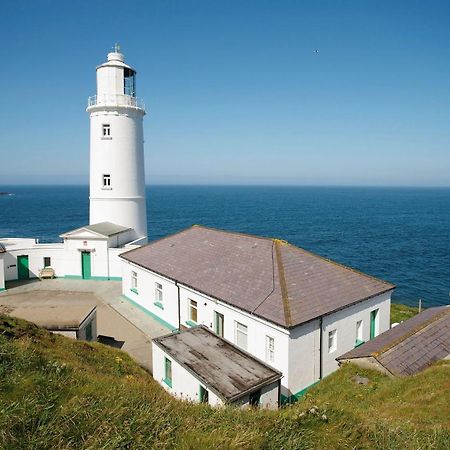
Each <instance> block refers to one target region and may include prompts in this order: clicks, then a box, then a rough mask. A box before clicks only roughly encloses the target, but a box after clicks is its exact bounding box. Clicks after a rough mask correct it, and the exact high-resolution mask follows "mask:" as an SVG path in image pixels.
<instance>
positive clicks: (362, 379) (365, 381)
mask: <svg viewBox="0 0 450 450" xmlns="http://www.w3.org/2000/svg"><path fill="white" fill-rule="evenodd" d="M354 380H355V383H357V384H364V385H366V384H369V379H368V378H365V377H360V376H359V375H356V376H355V378H354Z"/></svg>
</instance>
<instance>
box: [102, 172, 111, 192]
mask: <svg viewBox="0 0 450 450" xmlns="http://www.w3.org/2000/svg"><path fill="white" fill-rule="evenodd" d="M103 187H104V188H106V189H107V188H110V187H111V175H103Z"/></svg>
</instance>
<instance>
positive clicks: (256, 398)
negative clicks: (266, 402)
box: [248, 389, 261, 408]
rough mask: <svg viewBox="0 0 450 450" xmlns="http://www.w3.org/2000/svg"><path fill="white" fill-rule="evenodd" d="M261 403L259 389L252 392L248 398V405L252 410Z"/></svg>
mask: <svg viewBox="0 0 450 450" xmlns="http://www.w3.org/2000/svg"><path fill="white" fill-rule="evenodd" d="M260 401H261V389H259V390H257V391H255V392H252V393H251V394H250V396H249V399H248V403H249V405H250V406H252V407H253V408H257V407H258V406H259V403H260Z"/></svg>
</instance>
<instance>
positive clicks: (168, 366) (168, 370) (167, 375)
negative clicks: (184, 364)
mask: <svg viewBox="0 0 450 450" xmlns="http://www.w3.org/2000/svg"><path fill="white" fill-rule="evenodd" d="M172 380H173V371H172V361H171V360H170V359H169V358H168V357H167V356H164V379H163V381H164V383H166V384H167V386H169V387H172Z"/></svg>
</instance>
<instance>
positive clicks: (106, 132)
mask: <svg viewBox="0 0 450 450" xmlns="http://www.w3.org/2000/svg"><path fill="white" fill-rule="evenodd" d="M102 139H111V124H109V123H102Z"/></svg>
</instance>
